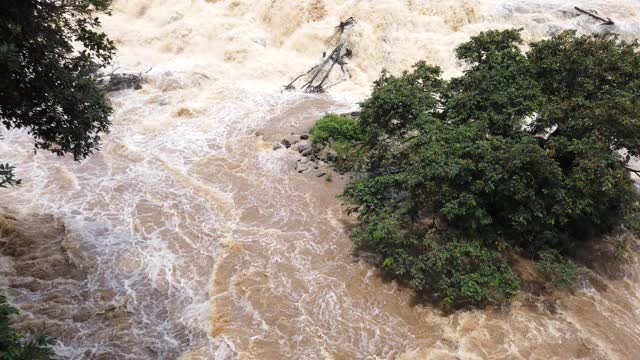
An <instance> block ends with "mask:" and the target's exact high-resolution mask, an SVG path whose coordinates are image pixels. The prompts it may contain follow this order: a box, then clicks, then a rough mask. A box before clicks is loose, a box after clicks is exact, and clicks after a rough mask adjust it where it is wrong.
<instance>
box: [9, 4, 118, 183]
mask: <svg viewBox="0 0 640 360" xmlns="http://www.w3.org/2000/svg"><path fill="white" fill-rule="evenodd" d="M110 3H111V1H110V0H66V1H53V0H5V1H2V2H0V74H2V76H1V77H0V121H1V122H2V124H3V125H4V126H5V127H6V128H7V129H14V128H15V129H26V131H27V132H28V133H29V134H30V135H32V136H33V138H34V140H35V148H36V149H43V150H48V151H52V152H53V153H55V154H57V155H60V156H62V155H64V154H71V155H72V156H73V158H74V159H75V160H81V159H83V158H85V157H86V156H88V155H89V154H91V153H92V151H93V150H94V149H96V148H97V147H98V146H99V144H100V140H101V138H100V134H102V133H105V132H107V131H108V127H109V125H110V121H109V115H110V114H111V112H112V109H111V105H110V103H109V101H108V100H107V99H106V98H105V96H104V94H103V92H102V91H101V90H100V89H99V88H98V87H97V85H96V80H95V74H96V71H97V70H98V69H99V68H100V67H102V66H105V65H106V64H108V63H110V61H111V60H112V57H113V55H114V53H115V45H114V43H113V41H111V40H109V39H108V38H107V36H106V34H104V33H103V32H102V31H101V30H100V21H99V18H97V17H95V12H96V11H108V9H109V6H110ZM5 179H8V178H5Z"/></svg>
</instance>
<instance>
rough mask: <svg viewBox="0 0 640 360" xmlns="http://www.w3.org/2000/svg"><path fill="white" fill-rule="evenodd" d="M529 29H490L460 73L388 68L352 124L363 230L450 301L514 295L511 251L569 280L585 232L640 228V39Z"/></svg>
mask: <svg viewBox="0 0 640 360" xmlns="http://www.w3.org/2000/svg"><path fill="white" fill-rule="evenodd" d="M521 43H522V40H521V38H520V34H519V32H518V31H516V30H509V31H502V32H500V31H490V32H485V33H481V34H480V35H478V36H477V37H474V38H472V39H471V41H469V42H468V43H465V44H462V45H461V46H460V47H459V48H458V49H457V55H458V57H459V58H460V59H461V60H464V61H465V62H466V63H467V64H468V66H469V67H468V68H467V70H466V71H465V73H464V75H463V76H461V77H459V78H455V79H452V80H451V81H449V82H446V81H444V80H442V79H440V78H439V76H440V71H439V69H438V68H435V67H430V66H428V65H426V64H425V63H424V62H420V63H418V64H416V66H415V67H414V69H413V71H412V72H404V73H403V74H402V75H401V76H399V77H394V76H392V75H389V74H383V76H382V77H381V78H380V80H378V81H377V82H376V83H375V85H374V89H373V93H372V94H371V97H370V98H369V99H367V100H366V101H365V102H364V103H363V104H362V114H361V117H360V122H359V124H355V123H353V122H350V123H349V127H348V131H346V130H340V131H339V132H340V133H341V134H342V135H340V136H341V137H347V138H349V139H358V140H357V141H349V142H345V144H347V145H350V146H353V147H357V148H358V151H359V154H360V157H361V163H362V164H365V166H363V168H362V169H360V170H361V171H360V173H359V174H357V175H358V176H357V177H356V180H354V181H353V182H351V183H350V184H349V185H348V186H347V187H346V189H345V192H344V194H343V199H344V201H345V203H346V204H347V205H349V206H350V209H351V210H352V211H355V212H356V213H357V214H358V219H359V221H360V226H359V227H358V228H356V229H355V231H354V232H353V240H354V241H355V243H356V244H357V245H359V246H361V247H363V248H366V249H369V250H371V251H374V252H377V253H379V254H380V255H381V265H382V267H383V269H384V270H385V271H389V272H391V273H393V274H395V275H396V276H398V277H399V278H401V279H403V280H406V281H407V283H408V284H410V285H411V286H412V287H414V288H416V289H418V290H423V291H430V292H431V293H433V294H435V295H437V297H438V298H440V299H441V300H442V301H443V302H444V303H447V304H452V303H472V304H482V303H491V302H494V303H496V302H503V301H506V300H508V299H509V298H511V297H512V296H513V295H514V294H515V292H516V291H517V288H518V281H517V278H516V275H515V274H514V273H513V272H512V271H511V269H510V267H509V265H508V263H507V262H506V261H505V260H504V259H505V258H506V255H507V253H508V252H518V253H520V255H522V256H528V257H532V258H536V259H539V263H538V266H537V268H538V270H539V271H541V272H543V273H545V274H546V275H545V276H547V275H548V276H547V277H548V279H549V280H550V281H552V282H554V283H557V284H558V285H566V284H568V283H570V282H573V281H574V278H575V276H576V274H577V270H576V269H577V267H576V265H575V264H573V263H572V262H570V261H565V258H564V256H566V255H567V254H570V253H573V250H574V248H575V247H576V246H579V245H580V244H581V243H583V242H584V241H585V240H588V239H592V238H593V237H594V236H596V235H604V234H609V233H612V232H614V231H615V232H616V233H618V232H621V231H622V232H624V231H637V229H639V228H640V225H638V223H639V222H638V220H637V219H638V216H637V214H638V211H637V208H638V203H639V196H638V192H637V191H636V189H635V187H634V184H633V181H632V180H631V178H630V176H629V170H628V166H627V164H628V162H629V160H630V156H628V155H627V154H629V155H631V156H633V155H638V154H640V146H639V145H640V99H639V96H640V54H638V44H636V43H625V42H621V41H619V40H618V39H617V38H616V37H615V36H614V35H603V36H600V35H589V36H580V37H578V36H576V35H575V33H573V32H566V33H563V34H561V35H559V36H558V37H556V38H553V39H550V40H545V41H541V42H538V43H534V44H531V51H529V52H528V53H524V52H522V50H521V49H520V47H519V46H520V45H521ZM332 131H337V130H332ZM354 132H356V133H354ZM345 134H348V135H345ZM622 154H625V155H624V156H623V155H622Z"/></svg>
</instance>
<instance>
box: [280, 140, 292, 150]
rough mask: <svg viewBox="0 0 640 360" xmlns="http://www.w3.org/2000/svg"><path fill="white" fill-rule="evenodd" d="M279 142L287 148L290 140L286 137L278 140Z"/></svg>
mask: <svg viewBox="0 0 640 360" xmlns="http://www.w3.org/2000/svg"><path fill="white" fill-rule="evenodd" d="M280 144H282V145H284V147H286V148H287V149H288V148H290V147H291V141H289V140H288V139H282V141H280Z"/></svg>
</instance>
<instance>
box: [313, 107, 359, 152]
mask: <svg viewBox="0 0 640 360" xmlns="http://www.w3.org/2000/svg"><path fill="white" fill-rule="evenodd" d="M361 138H362V136H361V130H360V128H359V125H358V121H357V120H354V119H352V118H348V117H346V116H341V115H336V114H328V115H325V116H324V117H322V118H321V119H320V120H318V122H316V123H315V125H314V126H313V128H311V141H312V142H313V143H314V145H319V146H324V145H326V144H328V143H329V140H330V139H332V140H333V141H343V142H352V141H358V140H361Z"/></svg>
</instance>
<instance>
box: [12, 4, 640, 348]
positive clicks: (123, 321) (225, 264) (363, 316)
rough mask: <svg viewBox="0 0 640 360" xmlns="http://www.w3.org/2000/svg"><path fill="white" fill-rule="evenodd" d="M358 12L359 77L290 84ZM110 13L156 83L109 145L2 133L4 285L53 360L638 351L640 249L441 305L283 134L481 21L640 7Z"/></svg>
mask: <svg viewBox="0 0 640 360" xmlns="http://www.w3.org/2000/svg"><path fill="white" fill-rule="evenodd" d="M575 5H578V6H580V7H582V8H585V9H589V10H590V9H595V10H597V11H598V13H599V14H600V15H602V16H604V17H610V18H612V19H613V20H614V21H615V25H613V26H610V27H603V26H600V25H599V24H598V22H597V21H595V20H594V19H592V18H589V17H586V16H577V15H578V13H577V12H576V11H575V10H574V9H573V6H575ZM349 16H353V17H355V18H356V19H357V21H358V22H357V24H356V25H355V26H354V27H353V28H352V29H351V31H350V32H349V34H348V38H347V39H346V41H347V44H348V47H349V48H351V49H352V50H353V57H352V58H351V59H350V60H349V64H348V66H347V69H348V70H349V72H350V77H349V78H348V79H346V81H344V82H341V83H339V84H337V85H336V86H334V87H332V88H331V90H330V91H329V92H328V93H327V94H304V93H300V92H297V91H292V92H288V91H282V86H283V85H285V84H287V83H288V82H289V81H290V80H291V79H293V78H294V77H295V76H297V75H298V74H301V73H303V72H306V71H307V70H308V69H309V67H311V66H312V65H313V64H316V63H318V62H319V60H320V59H321V57H322V56H321V55H322V53H323V52H324V51H330V50H331V48H332V44H331V41H332V40H331V35H332V34H333V33H334V30H335V26H336V25H337V24H338V23H339V21H340V20H341V19H342V20H344V19H346V18H347V17H349ZM102 20H103V25H104V29H105V31H106V32H107V33H108V34H109V36H110V37H111V38H112V39H113V40H115V42H116V45H117V47H118V49H119V51H118V56H117V58H116V59H115V64H114V69H110V70H114V71H119V72H136V73H138V72H139V73H143V74H144V77H145V84H144V85H143V88H142V89H141V90H137V91H135V90H124V91H119V92H115V93H112V94H111V95H110V97H111V100H112V102H113V106H114V109H115V111H114V114H113V117H112V121H113V126H112V129H111V132H110V133H109V134H108V135H106V136H105V137H104V143H103V144H102V146H101V149H100V151H99V152H96V153H95V154H94V155H92V156H91V157H90V158H88V159H86V160H84V161H82V162H74V161H72V159H68V158H58V157H56V156H54V155H52V154H48V153H45V152H38V153H34V152H33V149H32V142H31V139H30V138H29V136H28V135H26V134H25V133H23V132H19V131H9V132H7V131H5V132H3V134H2V135H3V140H2V141H1V142H0V159H1V160H2V162H9V163H12V164H14V165H16V167H17V174H18V175H19V177H20V178H22V179H23V185H22V186H20V187H17V188H13V189H1V190H0V195H1V196H2V198H3V202H2V206H3V208H2V215H1V216H0V235H1V236H2V237H1V240H0V241H1V242H2V243H1V244H0V245H2V246H0V248H1V249H2V251H1V253H0V255H1V256H0V287H2V288H3V289H4V292H5V293H7V295H8V296H9V298H10V299H11V301H12V302H13V303H15V304H16V306H17V307H18V308H19V309H20V310H21V312H22V314H21V315H20V317H19V322H20V324H21V325H22V326H24V327H25V328H28V329H29V328H30V329H37V330H43V331H46V332H48V333H50V334H51V335H53V336H55V337H57V338H58V340H59V342H58V344H57V345H56V347H55V350H56V353H57V355H58V356H59V357H60V358H63V359H216V360H222V359H285V358H291V359H552V358H557V359H634V358H638V354H640V264H639V263H638V261H637V258H636V255H635V252H633V253H632V255H631V256H630V257H629V259H628V260H627V264H625V265H624V266H623V267H617V266H613V265H611V264H609V263H606V262H604V263H603V262H602V261H599V255H600V254H605V253H607V251H609V250H610V249H609V248H607V247H606V246H605V245H603V246H601V247H600V248H595V249H594V253H595V254H596V255H594V256H592V258H590V259H586V260H585V261H587V262H590V263H591V264H592V265H593V266H592V268H593V270H592V271H591V273H590V274H589V276H588V277H587V279H586V280H585V282H584V283H583V284H582V285H581V287H580V289H578V290H576V291H574V292H573V293H561V294H556V296H545V297H542V296H540V295H539V294H536V292H535V291H533V290H532V291H523V292H522V294H521V295H520V296H519V297H518V298H517V299H516V301H515V302H514V303H513V304H512V305H511V306H510V307H508V308H504V309H485V310H465V311H458V312H455V313H453V314H443V313H442V312H441V311H439V310H438V309H437V308H435V307H434V306H432V305H429V304H423V303H421V302H420V301H418V300H417V299H415V297H414V296H413V293H412V292H411V291H409V290H407V289H404V288H403V287H401V286H399V285H398V284H396V283H394V282H393V281H389V280H387V279H384V278H382V277H381V276H379V274H378V273H377V272H376V271H375V269H374V268H373V267H372V266H371V265H370V264H368V263H367V261H366V259H361V258H358V257H355V256H354V255H353V254H352V250H353V249H352V245H351V242H350V240H349V238H348V228H349V225H350V224H351V223H352V221H353V220H352V219H350V218H349V217H348V216H346V215H345V214H344V212H343V209H342V208H341V206H340V201H339V200H338V199H336V197H335V196H336V195H337V194H339V193H340V191H341V189H342V187H343V185H344V183H345V182H346V181H347V180H348V179H346V177H344V176H340V175H339V174H333V176H332V181H331V182H329V181H326V180H325V178H326V177H325V178H319V177H317V176H316V175H318V172H320V171H325V172H328V171H329V170H328V169H324V168H321V169H318V170H312V171H310V172H307V173H302V174H300V173H298V172H297V171H295V170H294V169H295V163H296V161H297V155H296V154H295V152H294V151H289V150H285V149H279V150H273V149H272V144H273V143H274V142H278V141H280V140H281V139H283V138H284V137H289V138H295V136H296V135H292V134H301V133H303V132H304V131H306V130H308V128H309V127H310V126H311V124H313V122H314V121H315V120H316V119H317V118H319V117H320V116H322V115H323V114H325V113H327V112H347V111H353V110H356V109H357V106H358V102H359V101H361V100H363V99H364V98H365V97H366V96H367V94H368V93H369V91H370V86H371V83H372V82H373V81H374V80H375V79H376V78H377V77H378V76H379V74H380V72H381V71H382V69H386V70H388V71H390V72H392V73H399V72H401V71H402V70H404V69H408V68H409V67H410V66H411V64H413V63H414V62H416V61H417V60H421V59H423V60H426V61H428V62H429V63H432V64H436V65H439V66H441V67H442V68H443V70H444V73H445V76H455V75H458V74H460V73H461V71H462V70H463V64H461V63H460V62H458V61H456V59H455V57H454V49H455V47H456V46H457V45H459V44H460V43H462V42H464V41H466V40H468V39H469V37H470V36H472V35H475V34H478V33H479V32H480V31H482V30H489V29H507V28H523V29H524V30H523V36H524V38H525V39H526V40H527V41H533V40H538V39H543V38H546V37H549V36H553V35H554V34H557V33H558V32H560V31H562V30H564V29H577V30H578V31H579V32H581V33H592V32H602V31H615V32H618V33H620V34H621V36H622V37H623V38H624V39H627V40H633V39H637V38H640V2H639V1H637V0H626V1H619V0H580V1H579V3H575V4H573V3H567V2H565V1H562V0H539V1H533V0H531V1H523V0H512V1H507V0H475V1H474V0H458V1H453V0H438V1H435V0H405V1H400V0H396V1H391V0H375V1H374V0H369V1H364V0H361V1H356V0H352V1H338V0H297V1H292V0H287V1H285V0H207V1H205V0H137V1H132V0H129V1H127V0H115V1H114V9H113V14H112V16H103V17H102ZM338 81H341V79H340V78H338V77H336V79H332V82H333V83H337V82H338ZM635 247H636V245H634V246H632V248H635ZM603 256H604V255H603ZM525 265H526V264H525Z"/></svg>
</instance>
